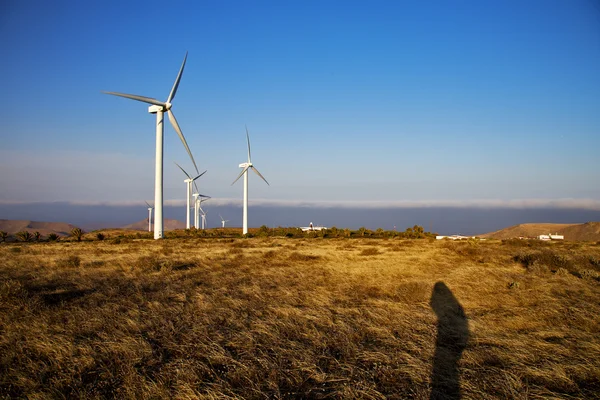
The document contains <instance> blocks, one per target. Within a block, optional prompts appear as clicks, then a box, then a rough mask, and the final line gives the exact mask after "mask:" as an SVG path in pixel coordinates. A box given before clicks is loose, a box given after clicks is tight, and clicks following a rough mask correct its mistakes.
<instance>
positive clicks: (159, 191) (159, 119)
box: [104, 52, 199, 239]
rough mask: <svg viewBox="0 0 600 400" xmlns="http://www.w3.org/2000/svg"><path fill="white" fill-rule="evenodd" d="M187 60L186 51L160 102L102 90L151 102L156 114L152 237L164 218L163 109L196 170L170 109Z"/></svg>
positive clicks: (151, 110) (157, 236)
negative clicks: (169, 90)
mask: <svg viewBox="0 0 600 400" xmlns="http://www.w3.org/2000/svg"><path fill="white" fill-rule="evenodd" d="M186 60H187V52H186V53H185V57H184V59H183V63H182V64H181V68H180V69H179V73H178V74H177V78H176V79H175V83H174V84H173V88H172V89H171V93H169V97H167V101H165V102H162V101H158V100H156V99H154V98H151V97H144V96H138V95H135V94H127V93H118V92H104V93H106V94H110V95H113V96H119V97H125V98H127V99H132V100H137V101H141V102H143V103H147V104H151V105H150V107H148V112H149V113H150V114H156V165H155V180H154V207H155V208H156V211H155V215H154V239H162V237H163V228H164V220H163V143H164V125H163V115H164V113H165V111H166V112H167V115H168V116H169V121H171V125H173V128H174V129H175V132H177V135H178V136H179V139H181V142H182V143H183V146H184V147H185V149H186V150H187V153H188V155H189V156H190V159H191V160H192V163H193V164H194V167H195V168H196V173H199V172H198V167H197V166H196V161H194V156H192V152H191V151H190V148H189V146H188V144H187V142H186V140H185V137H184V136H183V132H181V128H180V127H179V124H178V123H177V119H175V115H174V114H173V112H172V111H171V107H172V104H171V101H173V99H174V98H175V94H176V93H177V88H178V87H179V82H180V81H181V75H182V74H183V69H184V67H185V62H186Z"/></svg>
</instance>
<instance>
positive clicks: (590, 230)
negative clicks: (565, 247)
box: [479, 222, 600, 241]
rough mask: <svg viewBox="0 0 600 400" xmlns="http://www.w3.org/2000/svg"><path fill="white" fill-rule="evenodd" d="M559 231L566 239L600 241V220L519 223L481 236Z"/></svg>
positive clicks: (509, 237) (494, 236)
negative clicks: (574, 222) (568, 222)
mask: <svg viewBox="0 0 600 400" xmlns="http://www.w3.org/2000/svg"><path fill="white" fill-rule="evenodd" d="M549 233H552V234H554V233H557V234H559V235H564V236H565V240H571V241H599V240H600V222H586V223H584V224H550V223H531V224H519V225H514V226H510V227H508V228H504V229H500V230H499V231H495V232H490V233H485V234H483V235H479V237H482V238H486V239H512V238H519V237H536V236H539V235H544V234H546V235H547V234H549Z"/></svg>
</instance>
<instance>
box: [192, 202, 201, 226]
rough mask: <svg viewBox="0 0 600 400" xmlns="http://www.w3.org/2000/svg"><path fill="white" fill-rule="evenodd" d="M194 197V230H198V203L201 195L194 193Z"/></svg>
mask: <svg viewBox="0 0 600 400" xmlns="http://www.w3.org/2000/svg"><path fill="white" fill-rule="evenodd" d="M192 196H194V228H196V229H198V226H199V223H198V202H199V201H200V200H198V196H200V193H194V194H192Z"/></svg>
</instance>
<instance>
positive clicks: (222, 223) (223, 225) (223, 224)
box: [219, 214, 229, 228]
mask: <svg viewBox="0 0 600 400" xmlns="http://www.w3.org/2000/svg"><path fill="white" fill-rule="evenodd" d="M219 217H220V218H221V228H225V222H229V220H228V219H223V217H221V214H219Z"/></svg>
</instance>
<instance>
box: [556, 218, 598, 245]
mask: <svg viewBox="0 0 600 400" xmlns="http://www.w3.org/2000/svg"><path fill="white" fill-rule="evenodd" d="M561 233H562V234H563V235H565V238H566V239H569V240H584V241H598V240H600V222H586V223H585V224H581V225H572V226H569V227H567V228H565V229H563V230H562V231H561ZM571 238H572V239H571Z"/></svg>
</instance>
